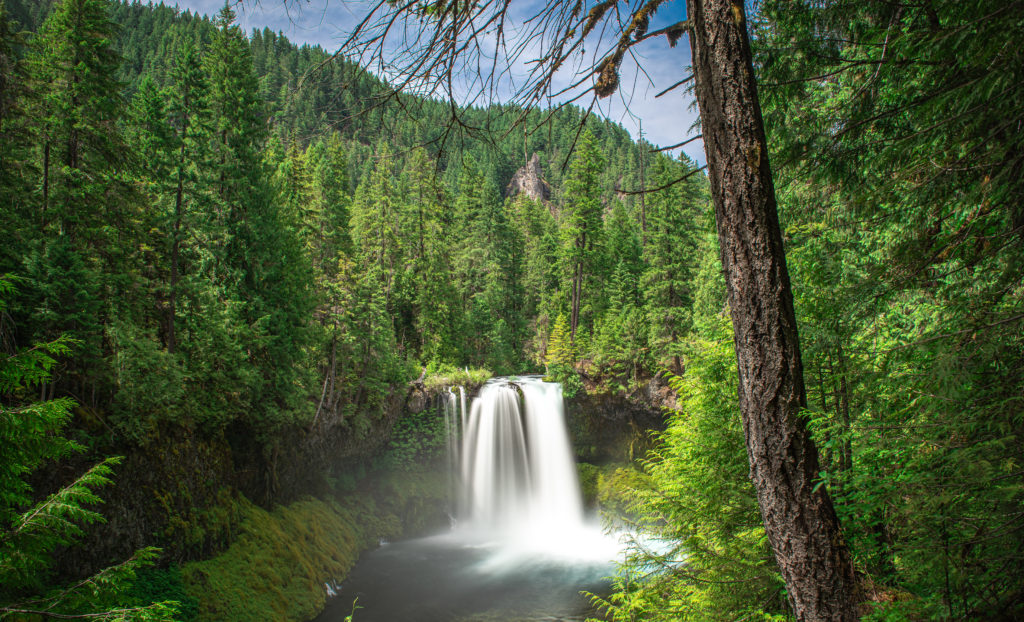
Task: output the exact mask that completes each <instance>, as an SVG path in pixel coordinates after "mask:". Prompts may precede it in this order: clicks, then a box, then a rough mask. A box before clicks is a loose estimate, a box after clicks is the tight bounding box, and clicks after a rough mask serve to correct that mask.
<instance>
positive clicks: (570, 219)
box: [560, 130, 604, 343]
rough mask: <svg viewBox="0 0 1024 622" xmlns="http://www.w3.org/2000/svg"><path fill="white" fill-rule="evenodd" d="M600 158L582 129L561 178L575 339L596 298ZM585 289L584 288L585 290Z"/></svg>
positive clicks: (565, 257)
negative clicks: (592, 287)
mask: <svg viewBox="0 0 1024 622" xmlns="http://www.w3.org/2000/svg"><path fill="white" fill-rule="evenodd" d="M603 167H604V160H603V158H602V156H601V152H600V151H598V148H597V142H596V139H595V138H594V135H593V134H592V133H591V132H590V131H589V130H587V131H585V132H584V133H583V136H582V137H581V138H580V141H579V144H578V145H577V151H576V155H575V156H574V157H573V160H572V163H571V164H570V166H569V176H568V178H567V179H566V182H565V205H564V207H563V213H562V220H561V223H560V225H561V234H560V235H561V240H562V244H561V258H562V262H563V265H564V266H565V267H564V270H565V273H566V274H567V275H568V279H569V287H570V291H569V335H570V337H571V339H572V341H573V343H575V342H576V334H577V331H578V330H579V327H580V322H581V318H582V319H583V320H584V321H590V322H592V321H593V317H588V315H590V311H591V310H590V309H588V308H587V303H588V302H590V300H592V299H594V300H596V299H597V296H596V294H597V292H591V291H589V289H590V286H591V285H595V286H596V283H597V282H598V281H597V278H598V275H597V274H596V269H597V268H598V266H599V264H600V254H601V250H602V239H601V238H602V228H603V227H602V211H603V206H602V204H601V185H600V182H599V179H600V175H601V171H602V169H603ZM585 290H587V291H585Z"/></svg>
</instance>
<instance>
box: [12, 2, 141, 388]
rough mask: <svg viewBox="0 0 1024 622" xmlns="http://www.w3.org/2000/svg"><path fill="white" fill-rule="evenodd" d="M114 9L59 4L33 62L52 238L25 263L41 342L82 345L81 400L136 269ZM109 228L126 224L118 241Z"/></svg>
mask: <svg viewBox="0 0 1024 622" xmlns="http://www.w3.org/2000/svg"><path fill="white" fill-rule="evenodd" d="M107 9H108V5H107V3H106V2H104V1H103V0H61V2H59V3H58V4H57V5H56V6H55V7H54V8H53V11H52V12H51V13H50V15H49V17H47V19H46V21H45V23H44V24H43V26H42V28H41V30H40V33H39V35H38V36H37V37H36V38H35V39H34V40H33V45H32V47H33V51H32V54H31V56H30V58H29V65H30V70H31V76H32V80H33V83H34V84H35V85H36V88H37V90H38V92H39V97H40V99H39V101H38V109H37V111H36V113H37V126H36V131H37V132H38V138H37V142H38V149H39V161H40V177H41V178H40V180H39V188H40V205H39V213H40V222H41V223H42V227H41V229H40V231H41V232H42V233H43V234H45V235H44V236H43V237H42V238H41V239H39V240H38V244H36V245H35V250H34V252H33V253H32V254H31V256H30V257H29V258H28V261H27V262H26V263H27V264H28V265H27V267H28V270H29V273H30V274H31V276H32V278H33V280H34V281H35V284H36V291H35V296H34V297H35V299H36V301H35V302H34V303H33V304H34V305H35V306H36V308H37V309H38V310H39V313H38V314H37V318H38V319H37V335H38V337H39V338H40V339H44V340H48V339H53V338H56V337H57V336H58V335H60V334H61V333H65V332H67V333H69V334H71V335H72V336H73V337H75V338H76V339H79V340H80V341H81V342H82V345H81V347H80V349H79V356H78V357H76V360H75V362H74V364H73V371H75V372H76V373H75V375H76V376H77V377H78V382H79V386H78V387H77V388H78V390H79V395H86V394H89V395H95V394H96V382H97V380H98V379H97V378H96V377H95V374H89V373H87V372H86V371H85V369H86V368H91V367H92V366H93V365H94V364H96V363H97V362H98V358H99V357H100V355H101V338H102V335H101V326H102V325H103V323H104V317H105V314H106V312H107V310H108V306H117V307H118V308H121V309H126V308H127V307H128V306H129V302H128V300H127V298H126V296H128V295H129V292H130V291H131V289H132V288H131V286H130V285H129V283H130V282H132V281H134V280H135V277H134V276H131V272H132V270H133V268H134V264H136V263H137V262H135V261H133V260H132V259H131V258H132V256H133V255H134V253H135V252H136V250H137V248H136V244H137V237H136V236H137V231H136V229H137V227H138V224H139V222H138V214H137V213H133V210H134V208H135V207H137V205H136V204H135V202H134V201H133V200H132V199H131V197H129V196H128V193H127V191H126V185H125V177H126V175H125V173H126V171H125V170H124V169H125V163H127V162H130V158H129V155H128V151H127V147H126V145H125V143H124V141H123V139H122V137H121V132H120V130H119V127H118V123H119V121H120V119H121V117H122V116H123V112H124V107H123V101H122V100H121V97H120V92H121V85H120V84H119V83H118V82H117V80H116V79H115V72H116V70H117V66H118V56H117V54H116V52H115V51H114V49H113V47H112V46H113V38H114V36H115V33H116V30H117V29H116V27H115V25H114V24H113V23H112V22H111V21H110V18H109V16H108V14H107ZM110 222H117V223H119V225H120V226H119V227H118V228H117V230H116V234H115V229H113V228H111V227H109V226H108V223H110ZM57 266H63V268H56V267H57ZM55 268H56V269H55ZM64 268H66V269H64ZM93 371H95V370H93ZM90 375H91V376H92V377H91V378H90V377H87V376H90Z"/></svg>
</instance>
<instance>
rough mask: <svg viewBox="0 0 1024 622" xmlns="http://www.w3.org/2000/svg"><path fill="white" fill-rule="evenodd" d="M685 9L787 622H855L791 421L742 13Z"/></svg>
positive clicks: (723, 3)
mask: <svg viewBox="0 0 1024 622" xmlns="http://www.w3.org/2000/svg"><path fill="white" fill-rule="evenodd" d="M686 4H687V15H688V19H689V25H690V44H691V48H692V52H693V69H694V73H695V76H696V90H697V103H698V105H699V107H700V115H701V124H702V127H703V134H704V145H705V150H706V153H707V159H708V173H709V176H710V179H711V191H712V195H713V196H714V201H715V218H716V221H717V225H718V239H719V242H720V245H721V257H722V267H723V268H724V270H725V278H726V287H727V290H728V293H729V307H730V309H731V312H732V320H733V330H734V337H735V345H736V358H737V361H738V364H739V386H740V390H739V401H740V409H741V411H742V413H743V428H744V431H745V433H746V439H747V453H748V456H749V458H750V477H751V480H752V481H753V483H754V487H755V488H756V490H757V498H758V503H759V504H760V507H761V515H762V516H763V517H764V525H765V530H766V531H767V534H768V538H769V540H770V542H771V545H772V549H773V550H774V552H775V558H776V560H777V561H778V564H779V568H780V569H781V571H782V576H783V578H784V579H785V581H786V588H787V591H788V592H789V598H790V601H791V603H792V605H793V609H794V612H795V613H796V617H797V619H798V620H808V621H810V620H814V621H817V620H829V621H832V620H856V619H857V600H858V599H857V585H856V578H855V576H854V573H853V566H852V563H851V561H850V556H849V553H848V551H847V549H846V546H845V543H844V540H843V536H842V533H841V532H840V529H839V520H838V519H837V517H836V513H835V510H834V508H833V506H832V500H831V498H830V497H829V496H828V493H827V492H826V490H825V488H824V487H819V488H818V489H817V490H815V484H816V481H817V478H818V472H819V468H818V452H817V449H816V448H815V446H814V442H813V441H812V439H811V437H810V434H809V432H808V430H807V427H806V426H805V424H804V421H803V420H802V419H801V418H800V411H801V409H802V408H804V406H805V405H806V400H807V398H806V395H805V392H804V381H803V369H802V364H801V362H800V345H799V341H798V338H797V329H796V317H795V313H794V311H793V294H792V291H791V289H790V284H789V275H788V273H787V271H786V261H785V256H784V254H783V249H782V232H781V230H780V228H779V217H778V213H777V210H776V203H775V189H774V187H773V185H772V175H771V169H770V168H769V166H768V149H767V143H766V142H765V135H764V125H763V122H762V119H761V108H760V103H759V102H758V98H757V88H756V84H755V81H754V74H753V66H752V63H751V55H750V42H749V40H748V38H747V31H746V24H745V16H744V11H743V2H742V1H741V0H731V1H730V0H687V3H686Z"/></svg>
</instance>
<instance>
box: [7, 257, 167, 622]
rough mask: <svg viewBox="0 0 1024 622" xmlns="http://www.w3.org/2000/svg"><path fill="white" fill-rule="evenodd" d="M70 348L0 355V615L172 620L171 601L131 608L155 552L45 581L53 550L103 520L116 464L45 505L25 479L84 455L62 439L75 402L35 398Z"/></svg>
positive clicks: (63, 343) (61, 342) (108, 463)
mask: <svg viewBox="0 0 1024 622" xmlns="http://www.w3.org/2000/svg"><path fill="white" fill-rule="evenodd" d="M13 293H14V283H13V282H12V281H11V280H10V279H9V278H5V277H0V313H6V311H7V307H8V304H7V303H8V300H9V298H10V297H11V296H12V295H13ZM3 341H4V342H5V343H6V341H7V340H6V339H4V340H3ZM73 345H74V344H73V342H72V341H71V340H69V339H67V338H66V337H61V338H59V339H57V340H55V341H52V342H48V343H41V344H37V345H36V346H35V347H32V348H27V349H23V350H18V351H14V352H10V353H8V352H0V438H3V439H4V442H3V443H0V617H2V618H8V617H10V616H13V617H15V618H18V619H20V618H22V617H36V616H41V617H44V618H50V617H55V618H91V619H97V620H154V621H156V620H173V619H174V616H175V614H176V613H177V612H176V609H175V605H176V603H171V602H160V603H155V604H151V605H147V606H142V607H136V606H133V605H132V603H131V600H132V599H131V597H130V596H129V595H128V588H130V586H131V582H132V581H133V579H134V578H135V571H136V570H137V569H138V568H139V567H141V566H144V565H147V564H149V563H151V562H152V560H153V559H154V558H155V557H156V554H157V552H158V551H157V550H156V549H152V548H147V549H142V550H140V551H138V552H137V553H136V554H135V555H134V556H133V557H132V558H131V559H129V560H127V561H125V562H122V563H121V564H118V565H116V566H112V567H109V568H105V569H103V570H101V571H100V572H98V573H97V574H95V575H92V576H90V577H86V578H85V579H84V580H81V581H76V582H74V583H73V584H70V585H67V586H63V587H59V588H57V589H53V588H52V586H47V585H46V583H45V581H44V577H45V575H46V573H47V571H48V570H49V569H50V566H51V565H52V555H53V553H54V551H55V550H56V549H58V548H59V547H63V546H68V545H71V544H73V543H74V542H75V541H76V540H77V539H78V537H79V536H80V535H81V534H82V529H83V527H84V526H86V525H89V524H91V523H96V522H99V521H102V520H103V519H102V516H100V515H99V514H98V513H97V512H96V511H95V510H93V509H91V506H94V505H95V504H96V503H98V502H99V501H100V498H99V497H98V496H97V494H96V490H97V489H98V488H101V487H103V486H104V485H107V484H109V483H110V476H111V474H112V472H113V471H112V469H113V467H114V466H116V465H117V464H118V463H119V462H120V459H119V458H108V459H106V460H103V461H101V462H100V463H98V464H96V465H95V466H93V467H92V468H91V469H89V470H87V471H86V472H85V473H83V474H81V475H80V476H79V477H78V478H77V479H76V480H75V481H74V482H72V483H70V484H68V485H66V486H64V487H62V488H60V489H59V490H57V491H56V492H54V493H52V494H51V495H49V496H48V497H46V498H45V499H43V500H42V501H36V500H35V498H34V495H33V491H32V488H31V486H30V485H29V484H28V482H27V481H26V480H27V478H28V477H29V476H30V475H31V474H32V473H33V472H34V471H36V470H37V469H39V468H40V467H41V466H42V465H43V464H44V463H45V462H47V461H50V460H54V459H59V458H63V457H66V456H68V455H69V454H72V453H76V452H80V451H82V449H83V448H82V446H81V445H79V444H78V443H75V442H73V441H70V440H68V439H67V438H65V437H64V436H62V434H61V433H62V431H63V429H64V428H65V427H66V426H67V424H68V422H69V421H70V420H71V408H72V407H73V406H74V402H72V401H71V400H70V399H69V398H57V399H50V400H42V401H36V399H35V398H37V397H38V395H39V385H40V383H42V382H45V381H46V380H47V379H48V377H49V374H50V371H51V370H52V369H53V367H54V366H55V365H56V363H57V360H56V359H57V357H62V356H65V355H67V354H68V353H69V351H70V349H71V346H73Z"/></svg>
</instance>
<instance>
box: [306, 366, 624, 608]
mask: <svg viewBox="0 0 1024 622" xmlns="http://www.w3.org/2000/svg"><path fill="white" fill-rule="evenodd" d="M442 409H443V413H444V416H445V419H446V424H447V425H446V429H447V431H448V451H449V458H450V465H451V471H452V488H453V490H452V498H453V513H454V515H455V516H456V517H457V518H456V521H457V522H456V526H454V527H453V528H452V530H451V531H449V532H446V533H443V534H439V535H436V536H432V537H428V538H418V539H413V540H402V541H398V542H394V543H390V544H384V545H382V546H381V547H380V548H378V549H376V550H374V551H371V552H368V553H366V554H364V555H363V556H362V557H361V558H360V560H359V562H358V563H357V564H356V566H355V568H353V570H352V572H351V573H350V574H349V577H348V578H347V579H346V580H345V581H344V582H343V583H342V585H341V587H340V589H339V590H338V594H337V597H336V598H334V599H333V600H332V601H331V602H330V603H329V604H328V606H327V609H326V610H325V611H324V612H323V613H322V614H321V615H320V616H319V617H318V618H317V620H319V621H321V622H343V621H344V620H345V618H346V617H347V616H348V615H349V614H350V613H351V612H352V605H353V602H356V605H357V609H356V611H355V615H354V621H355V622H527V621H529V622H533V621H537V622H539V621H545V622H554V621H569V620H573V621H575V620H584V619H585V618H586V617H587V616H588V615H594V614H595V613H596V612H595V611H593V608H592V606H591V604H590V602H589V599H588V598H587V597H586V596H584V595H583V594H581V593H580V592H581V591H587V592H591V593H595V594H605V593H607V591H608V589H609V580H608V578H607V577H609V576H611V575H612V574H613V573H614V572H615V561H616V560H617V559H618V558H619V556H620V554H621V553H620V550H621V545H620V543H619V541H618V539H617V538H616V537H615V536H610V535H606V534H603V533H602V531H601V529H600V527H599V526H598V525H597V524H596V522H594V521H588V520H587V519H586V518H585V517H584V513H583V507H582V499H581V497H580V490H579V482H578V480H577V476H576V468H575V464H574V459H573V456H572V451H571V444H570V442H569V436H568V433H567V431H566V425H565V415H564V406H563V400H562V388H561V386H560V385H558V384H556V383H550V382H543V381H542V380H540V379H539V378H535V377H520V378H500V379H496V380H493V381H491V382H489V383H488V384H486V385H484V387H483V388H482V389H481V391H480V395H479V396H478V397H477V398H476V399H474V400H473V403H472V407H471V408H470V409H469V412H467V410H466V407H465V399H464V396H461V392H460V396H458V397H457V396H456V394H455V393H454V392H449V394H448V396H447V399H445V400H444V403H443V405H442Z"/></svg>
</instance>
